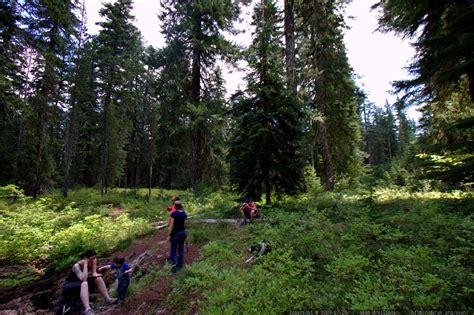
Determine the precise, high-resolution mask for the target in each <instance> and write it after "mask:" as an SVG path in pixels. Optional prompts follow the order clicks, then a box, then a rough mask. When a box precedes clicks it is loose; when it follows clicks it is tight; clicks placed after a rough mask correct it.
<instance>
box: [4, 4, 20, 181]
mask: <svg viewBox="0 0 474 315" xmlns="http://www.w3.org/2000/svg"><path fill="white" fill-rule="evenodd" d="M21 23H22V17H21V15H20V14H19V12H18V6H17V3H16V1H1V2H0V143H1V144H2V145H1V146H0V165H3V166H4V167H2V168H1V170H0V183H4V184H6V183H8V182H9V181H10V180H14V181H15V182H16V181H17V174H18V169H17V166H18V163H17V158H18V157H17V156H16V152H17V148H18V146H19V144H20V143H21V142H20V141H19V140H20V138H22V134H23V128H24V119H25V116H26V115H25V113H24V110H25V104H24V102H23V99H22V98H21V90H22V86H23V83H24V80H23V76H22V69H21V67H20V64H22V63H23V60H22V49H23V46H24V45H25V43H24V41H25V38H24V33H23V32H22V31H21V29H20V24H21ZM6 166H11V167H6ZM16 183H17V182H16Z"/></svg>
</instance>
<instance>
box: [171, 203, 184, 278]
mask: <svg viewBox="0 0 474 315" xmlns="http://www.w3.org/2000/svg"><path fill="white" fill-rule="evenodd" d="M174 205H175V207H176V210H175V211H173V212H171V214H170V219H169V225H168V234H169V237H170V259H171V263H172V265H173V268H172V272H173V273H176V272H177V271H178V270H179V269H181V268H182V267H183V264H184V241H185V240H186V236H187V233H186V229H185V227H184V222H185V221H186V219H187V218H188V217H187V215H186V212H185V211H184V209H183V205H182V203H181V200H176V201H175V203H174ZM176 250H178V257H176Z"/></svg>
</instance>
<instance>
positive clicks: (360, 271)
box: [168, 189, 474, 314]
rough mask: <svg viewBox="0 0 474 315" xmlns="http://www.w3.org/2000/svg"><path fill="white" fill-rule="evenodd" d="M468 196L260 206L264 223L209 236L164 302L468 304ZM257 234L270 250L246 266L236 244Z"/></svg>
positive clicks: (220, 308)
mask: <svg viewBox="0 0 474 315" xmlns="http://www.w3.org/2000/svg"><path fill="white" fill-rule="evenodd" d="M472 202H473V194H472V193H461V192H453V193H436V192H427V193H410V192H407V191H403V190H400V189H381V190H376V191H374V192H372V193H369V192H366V193H364V192H359V193H358V194H354V193H353V192H347V193H344V192H340V193H331V194H323V195H321V196H319V197H311V196H309V195H308V194H306V195H300V196H298V197H294V198H285V200H282V201H281V203H279V204H278V205H274V206H272V207H266V209H265V215H266V216H267V217H271V219H272V220H271V223H265V224H254V225H251V226H248V227H246V228H245V229H244V232H243V233H247V234H246V235H247V237H245V238H244V239H238V238H233V237H231V236H229V235H226V234H225V233H223V234H222V235H221V237H219V236H213V238H215V240H214V241H210V242H209V243H208V244H207V245H205V246H204V249H203V258H202V259H201V261H199V262H198V263H195V264H193V265H192V266H190V267H189V268H188V269H187V270H186V271H185V272H183V274H181V275H180V277H179V278H178V279H177V281H176V282H175V283H174V289H173V290H174V291H173V293H172V294H171V295H170V298H169V300H168V307H169V308H172V309H183V308H184V309H186V307H190V306H189V305H192V304H193V303H197V304H198V305H199V308H200V310H201V311H202V312H203V313H245V314H247V313H250V314H255V313H285V312H288V311H295V310H305V309H348V310H368V309H391V310H394V309H396V310H414V309H424V310H440V309H441V310H449V309H462V310H466V309H469V310H472V309H473V304H472V301H473V299H472V297H473V294H474V289H473V288H474V276H473V272H472V271H473V270H472V266H473V261H472V257H473V255H472V254H473V252H472V251H473V243H474V242H473V241H474V237H473V236H474V224H473V223H474V222H473V215H472V214H471V212H472V211H468V209H469V208H470V209H472V207H471V205H472ZM259 240H268V241H270V242H271V244H272V249H273V250H272V252H271V253H270V254H268V255H266V256H265V257H264V258H262V259H260V260H257V262H256V263H255V264H253V265H251V266H249V265H246V264H245V263H244V261H245V259H246V258H247V255H246V253H245V248H246V247H247V246H249V245H251V244H252V243H255V242H257V241H259ZM183 295H185V296H186V295H187V296H192V297H199V299H197V300H192V301H186V302H183V301H182V300H179V299H178V298H176V297H181V296H183ZM186 305H187V306H186Z"/></svg>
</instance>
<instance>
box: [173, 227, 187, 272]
mask: <svg viewBox="0 0 474 315" xmlns="http://www.w3.org/2000/svg"><path fill="white" fill-rule="evenodd" d="M185 240H186V231H180V232H177V233H175V234H173V235H171V236H170V242H171V246H170V250H171V252H170V258H171V263H172V264H173V272H176V271H178V269H180V268H181V267H183V264H184V241H185ZM176 249H178V251H179V256H178V257H176Z"/></svg>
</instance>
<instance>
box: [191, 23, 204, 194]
mask: <svg viewBox="0 0 474 315" xmlns="http://www.w3.org/2000/svg"><path fill="white" fill-rule="evenodd" d="M194 23H195V27H196V34H201V16H199V15H196V16H195V17H194ZM197 37H198V38H195V46H194V47H193V61H192V81H191V100H192V102H193V103H194V104H195V105H198V104H199V101H200V98H201V53H202V52H201V49H200V48H199V47H198V45H199V44H197V42H199V40H200V38H199V37H200V36H199V35H197ZM193 118H194V119H197V118H196V117H191V119H193ZM201 146H202V141H201V136H200V130H199V127H194V128H193V130H191V176H190V188H191V190H194V189H195V186H196V183H197V182H198V181H199V180H200V179H201V175H202V170H201V161H200V160H201V151H202V147H201Z"/></svg>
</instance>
